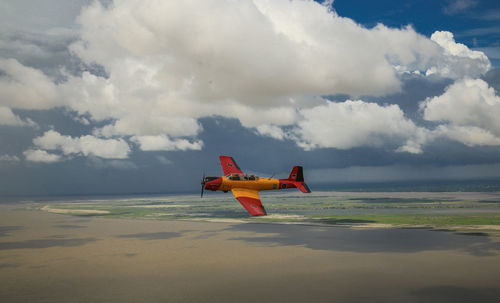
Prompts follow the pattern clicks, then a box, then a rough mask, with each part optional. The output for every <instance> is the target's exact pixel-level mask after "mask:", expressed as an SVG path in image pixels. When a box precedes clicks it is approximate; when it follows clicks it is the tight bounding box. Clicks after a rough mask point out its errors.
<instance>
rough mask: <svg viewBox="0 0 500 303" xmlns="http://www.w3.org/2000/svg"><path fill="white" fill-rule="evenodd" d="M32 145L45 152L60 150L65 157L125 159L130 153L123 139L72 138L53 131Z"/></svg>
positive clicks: (38, 138) (34, 140)
mask: <svg viewBox="0 0 500 303" xmlns="http://www.w3.org/2000/svg"><path fill="white" fill-rule="evenodd" d="M33 143H34V144H35V145H36V146H37V147H39V148H42V149H45V150H60V151H62V153H63V154H65V155H84V156H89V155H90V156H96V157H100V158H105V159H125V158H128V154H129V153H130V147H129V145H128V144H127V142H125V141H124V140H123V139H101V138H97V137H94V136H90V135H86V136H81V137H75V138H73V137H70V136H63V135H61V134H60V133H58V132H56V131H54V130H49V131H47V132H45V133H44V134H43V136H40V137H37V138H35V139H33Z"/></svg>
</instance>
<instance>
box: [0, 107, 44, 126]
mask: <svg viewBox="0 0 500 303" xmlns="http://www.w3.org/2000/svg"><path fill="white" fill-rule="evenodd" d="M0 125H10V126H35V125H36V124H35V122H33V121H32V120H31V119H26V120H23V119H21V118H20V117H19V116H17V115H15V114H14V113H13V112H12V110H11V109H10V108H8V107H5V106H0Z"/></svg>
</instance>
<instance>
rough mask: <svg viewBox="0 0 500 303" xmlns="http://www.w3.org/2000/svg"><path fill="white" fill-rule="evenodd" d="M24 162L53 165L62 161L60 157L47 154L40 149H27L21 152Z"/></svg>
mask: <svg viewBox="0 0 500 303" xmlns="http://www.w3.org/2000/svg"><path fill="white" fill-rule="evenodd" d="M23 155H24V157H26V160H28V161H32V162H44V163H54V162H59V161H62V160H63V159H62V157H61V156H59V155H56V154H51V153H48V152H46V151H44V150H41V149H28V150H26V151H24V152H23Z"/></svg>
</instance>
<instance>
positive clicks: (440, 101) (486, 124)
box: [420, 79, 500, 146]
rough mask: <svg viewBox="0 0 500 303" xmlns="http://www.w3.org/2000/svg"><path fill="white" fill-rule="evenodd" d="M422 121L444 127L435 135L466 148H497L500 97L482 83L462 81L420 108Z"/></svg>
mask: <svg viewBox="0 0 500 303" xmlns="http://www.w3.org/2000/svg"><path fill="white" fill-rule="evenodd" d="M420 108H421V110H422V111H423V116H424V119H426V120H428V121H435V122H439V123H443V124H442V125H439V126H438V127H437V128H436V130H435V133H436V135H441V136H446V137H448V138H450V139H453V140H456V141H459V142H462V143H464V144H466V145H470V146H475V145H500V119H499V118H498V117H500V97H499V96H497V95H496V94H495V90H494V89H493V88H492V87H489V86H488V84H487V83H486V82H485V81H483V80H481V79H463V80H460V81H457V82H455V83H453V84H452V85H450V86H449V87H448V88H447V89H446V90H445V92H444V93H443V94H442V95H440V96H436V97H432V98H427V99H426V100H425V101H424V102H422V103H421V104H420Z"/></svg>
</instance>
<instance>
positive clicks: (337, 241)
mask: <svg viewBox="0 0 500 303" xmlns="http://www.w3.org/2000/svg"><path fill="white" fill-rule="evenodd" d="M228 230H233V231H247V232H254V233H257V234H258V237H253V236H242V237H235V238H232V240H241V241H246V242H254V243H258V244H262V245H270V246H275V245H287V246H291V245H296V246H305V247H308V248H310V249H315V250H334V251H352V252H362V253H369V252H420V251H426V250H461V251H466V252H468V253H470V254H472V255H475V256H488V255H494V254H497V253H498V252H499V251H500V242H493V241H492V239H491V238H490V237H488V236H481V237H478V236H476V237H471V236H468V235H463V234H457V233H446V232H432V231H430V230H427V229H401V228H389V229H351V228H344V227H318V226H304V225H285V224H252V223H248V224H238V225H233V226H232V227H230V228H228ZM262 235H267V236H264V237H263V236H262Z"/></svg>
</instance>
